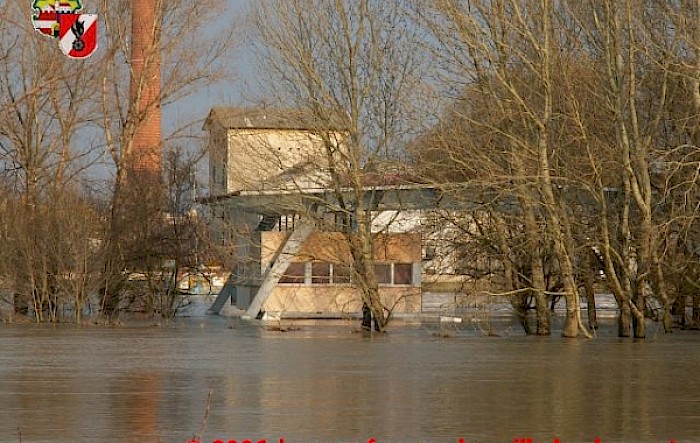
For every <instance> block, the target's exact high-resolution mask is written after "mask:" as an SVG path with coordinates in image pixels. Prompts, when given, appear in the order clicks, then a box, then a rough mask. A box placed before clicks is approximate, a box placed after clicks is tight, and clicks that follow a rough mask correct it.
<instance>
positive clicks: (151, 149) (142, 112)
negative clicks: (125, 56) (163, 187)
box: [130, 0, 161, 181]
mask: <svg viewBox="0 0 700 443" xmlns="http://www.w3.org/2000/svg"><path fill="white" fill-rule="evenodd" d="M159 5H160V0H131V67H132V76H131V91H130V93H131V106H133V107H134V111H135V114H136V119H137V128H136V132H135V134H134V139H133V151H132V158H131V165H130V166H131V169H132V170H133V172H134V173H135V174H136V175H137V176H140V177H142V178H149V179H150V180H158V179H159V178H160V170H161V108H160V93H161V61H160V53H159V50H158V48H159V44H160V23H159V21H160V17H161V14H160V13H159V11H158V8H159V7H160V6H159ZM150 180H149V181H150Z"/></svg>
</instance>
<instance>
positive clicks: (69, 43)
mask: <svg viewBox="0 0 700 443" xmlns="http://www.w3.org/2000/svg"><path fill="white" fill-rule="evenodd" d="M58 23H59V25H60V28H59V40H58V46H59V47H60V48H61V51H63V53H64V54H65V55H67V56H68V57H70V58H86V57H90V56H91V55H92V53H93V52H95V49H97V14H59V18H58Z"/></svg>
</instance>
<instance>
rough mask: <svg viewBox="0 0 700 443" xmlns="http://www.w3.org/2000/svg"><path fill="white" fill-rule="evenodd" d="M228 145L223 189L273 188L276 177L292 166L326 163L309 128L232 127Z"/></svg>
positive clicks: (318, 144) (323, 153)
mask: <svg viewBox="0 0 700 443" xmlns="http://www.w3.org/2000/svg"><path fill="white" fill-rule="evenodd" d="M227 147H228V150H227V155H226V158H225V159H224V161H225V162H226V165H225V166H224V167H225V169H226V172H227V174H226V180H227V182H226V184H225V188H226V190H225V191H226V192H235V191H239V190H264V189H274V188H275V184H276V181H278V180H279V179H278V178H277V177H278V176H280V175H281V174H283V173H285V172H288V171H290V170H291V169H292V168H294V167H295V166H298V165H301V164H304V163H307V162H312V163H313V164H315V165H316V166H317V167H323V164H325V163H326V162H325V161H324V159H325V148H324V143H323V141H322V140H321V138H320V137H318V136H317V135H315V134H312V133H311V132H309V131H301V130H289V129H285V130H272V129H231V130H229V131H228V144H227Z"/></svg>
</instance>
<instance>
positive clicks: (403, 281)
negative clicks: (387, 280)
mask: <svg viewBox="0 0 700 443" xmlns="http://www.w3.org/2000/svg"><path fill="white" fill-rule="evenodd" d="M411 283H413V265H412V264H411V263H394V284H395V285H410V284H411Z"/></svg>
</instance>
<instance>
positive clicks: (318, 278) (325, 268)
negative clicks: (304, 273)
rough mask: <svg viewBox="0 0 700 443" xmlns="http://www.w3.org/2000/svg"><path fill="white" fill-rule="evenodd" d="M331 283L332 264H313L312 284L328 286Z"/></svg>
mask: <svg viewBox="0 0 700 443" xmlns="http://www.w3.org/2000/svg"><path fill="white" fill-rule="evenodd" d="M330 282H331V264H330V263H324V262H313V263H311V283H313V284H315V285H327V284H329V283H330Z"/></svg>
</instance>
